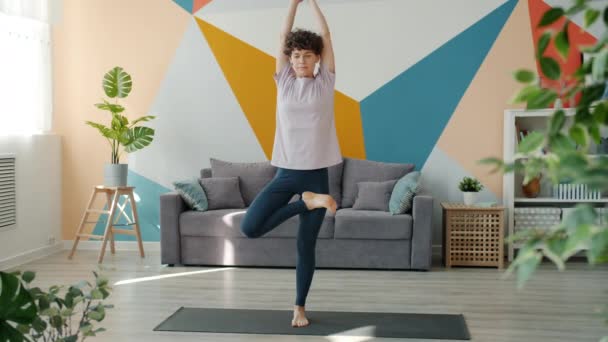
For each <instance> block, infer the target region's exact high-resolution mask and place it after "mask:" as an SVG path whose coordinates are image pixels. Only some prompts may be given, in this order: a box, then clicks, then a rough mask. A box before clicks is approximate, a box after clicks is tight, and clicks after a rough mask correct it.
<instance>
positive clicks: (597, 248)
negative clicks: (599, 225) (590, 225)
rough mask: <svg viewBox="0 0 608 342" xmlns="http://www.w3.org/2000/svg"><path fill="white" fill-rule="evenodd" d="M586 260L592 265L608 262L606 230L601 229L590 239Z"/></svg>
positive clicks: (607, 235)
mask: <svg viewBox="0 0 608 342" xmlns="http://www.w3.org/2000/svg"><path fill="white" fill-rule="evenodd" d="M587 259H589V263H590V264H592V265H595V264H599V263H606V262H608V229H602V230H601V231H600V232H598V233H597V234H595V235H594V236H593V237H592V238H591V244H590V245H589V249H588V250H587Z"/></svg>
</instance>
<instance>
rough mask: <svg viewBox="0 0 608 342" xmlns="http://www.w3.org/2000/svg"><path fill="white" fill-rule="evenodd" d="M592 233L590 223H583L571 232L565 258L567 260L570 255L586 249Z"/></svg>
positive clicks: (565, 249)
mask: <svg viewBox="0 0 608 342" xmlns="http://www.w3.org/2000/svg"><path fill="white" fill-rule="evenodd" d="M590 235H591V227H590V226H589V225H586V224H583V225H580V226H577V227H576V229H575V230H574V232H571V233H570V235H569V236H568V241H567V242H566V246H565V248H564V255H563V256H564V258H565V259H566V260H567V259H568V258H570V256H572V255H574V254H575V253H577V252H578V251H580V250H582V249H584V248H585V247H586V246H587V240H589V238H590V237H591V236H590Z"/></svg>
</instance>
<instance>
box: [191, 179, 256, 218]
mask: <svg viewBox="0 0 608 342" xmlns="http://www.w3.org/2000/svg"><path fill="white" fill-rule="evenodd" d="M199 182H200V184H201V186H202V187H203V190H205V194H206V195H207V203H208V210H214V209H241V208H245V203H244V202H243V197H242V196H241V190H240V188H239V178H238V177H211V178H199Z"/></svg>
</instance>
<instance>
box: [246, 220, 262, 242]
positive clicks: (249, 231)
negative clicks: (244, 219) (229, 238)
mask: <svg viewBox="0 0 608 342" xmlns="http://www.w3.org/2000/svg"><path fill="white" fill-rule="evenodd" d="M257 231H258V229H256V226H254V225H251V224H247V223H242V224H241V233H243V235H245V236H246V237H248V238H250V239H253V238H257V237H260V235H259V233H258V232H257Z"/></svg>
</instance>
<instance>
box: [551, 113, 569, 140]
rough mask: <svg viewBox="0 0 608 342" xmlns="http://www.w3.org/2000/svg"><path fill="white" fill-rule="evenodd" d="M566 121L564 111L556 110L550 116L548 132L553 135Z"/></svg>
mask: <svg viewBox="0 0 608 342" xmlns="http://www.w3.org/2000/svg"><path fill="white" fill-rule="evenodd" d="M565 123H566V113H565V112H564V111H563V110H561V109H560V110H558V111H556V112H555V113H553V116H551V122H550V124H549V134H550V135H555V134H557V133H558V132H560V131H561V130H562V128H563V127H564V124H565Z"/></svg>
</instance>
